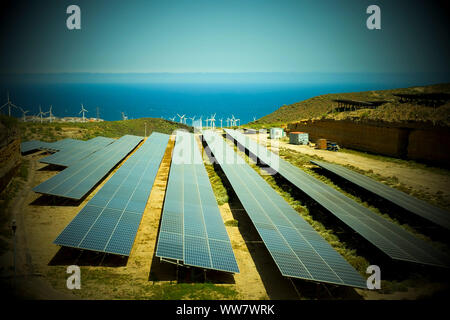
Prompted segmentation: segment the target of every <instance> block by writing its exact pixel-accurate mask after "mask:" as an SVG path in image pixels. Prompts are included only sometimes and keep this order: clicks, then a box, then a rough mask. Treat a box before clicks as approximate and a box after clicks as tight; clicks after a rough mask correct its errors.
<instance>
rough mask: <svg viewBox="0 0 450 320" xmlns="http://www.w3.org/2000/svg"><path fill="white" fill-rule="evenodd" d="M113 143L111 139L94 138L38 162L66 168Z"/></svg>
mask: <svg viewBox="0 0 450 320" xmlns="http://www.w3.org/2000/svg"><path fill="white" fill-rule="evenodd" d="M114 141H115V140H114V139H112V138H105V137H95V138H93V139H90V140H88V141H86V142H85V143H83V144H76V145H75V146H72V147H70V148H64V149H63V150H61V151H59V152H56V153H54V154H52V155H49V156H47V157H45V158H42V159H40V160H39V162H42V163H48V164H55V165H59V166H64V167H68V166H70V165H73V164H75V163H77V162H78V161H80V160H82V159H84V158H86V157H87V156H89V155H90V154H92V153H94V152H96V151H99V150H101V149H102V148H104V147H105V146H107V145H109V144H111V143H113V142H114Z"/></svg>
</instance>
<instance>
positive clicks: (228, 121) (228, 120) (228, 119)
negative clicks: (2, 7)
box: [227, 118, 231, 127]
mask: <svg viewBox="0 0 450 320" xmlns="http://www.w3.org/2000/svg"><path fill="white" fill-rule="evenodd" d="M230 120H231V119H230V118H227V127H229V126H230V125H229V123H230Z"/></svg>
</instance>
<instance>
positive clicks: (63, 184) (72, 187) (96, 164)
mask: <svg viewBox="0 0 450 320" xmlns="http://www.w3.org/2000/svg"><path fill="white" fill-rule="evenodd" d="M141 140H142V138H141V137H137V136H130V135H126V136H123V137H121V138H120V139H118V140H116V141H114V142H113V143H111V144H109V145H108V146H106V147H105V148H103V149H102V151H101V152H96V153H93V154H91V155H90V156H88V157H87V158H84V159H83V160H82V161H79V162H78V163H76V164H74V165H72V166H70V167H68V168H66V169H64V170H63V171H61V172H60V173H58V174H57V175H56V176H53V177H52V178H50V179H48V180H47V181H44V182H43V183H41V184H40V185H38V186H37V187H35V188H33V191H35V192H38V193H44V194H49V195H54V196H59V197H65V198H71V199H76V200H79V199H81V198H83V197H84V196H85V195H86V194H87V193H88V192H89V191H90V190H91V189H92V188H93V187H94V186H95V185H96V184H97V183H98V182H99V181H100V180H101V179H103V177H104V176H105V175H106V174H107V173H108V172H109V171H111V169H113V168H114V167H115V166H116V165H117V164H118V163H119V162H120V161H121V160H122V159H123V158H125V157H126V156H127V155H128V154H129V153H130V152H131V151H132V150H133V149H134V148H135V147H136V146H137V145H138V144H139V142H140V141H141Z"/></svg>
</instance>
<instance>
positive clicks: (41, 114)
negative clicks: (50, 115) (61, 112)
mask: <svg viewBox="0 0 450 320" xmlns="http://www.w3.org/2000/svg"><path fill="white" fill-rule="evenodd" d="M46 113H47V112H42V109H41V106H39V113H38V114H37V115H38V116H39V117H40V118H41V123H42V116H44V115H45V114H46Z"/></svg>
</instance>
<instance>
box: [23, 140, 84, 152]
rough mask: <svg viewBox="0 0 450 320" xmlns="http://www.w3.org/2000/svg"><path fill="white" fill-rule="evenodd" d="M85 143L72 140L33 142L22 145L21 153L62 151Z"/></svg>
mask: <svg viewBox="0 0 450 320" xmlns="http://www.w3.org/2000/svg"><path fill="white" fill-rule="evenodd" d="M84 143H85V141H81V140H75V139H71V138H67V139H62V140H59V141H56V142H44V141H40V140H31V141H26V142H22V143H21V144H20V152H21V153H29V152H36V151H38V150H47V151H53V152H56V151H60V150H64V149H70V148H72V147H74V146H78V145H83V144H84Z"/></svg>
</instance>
